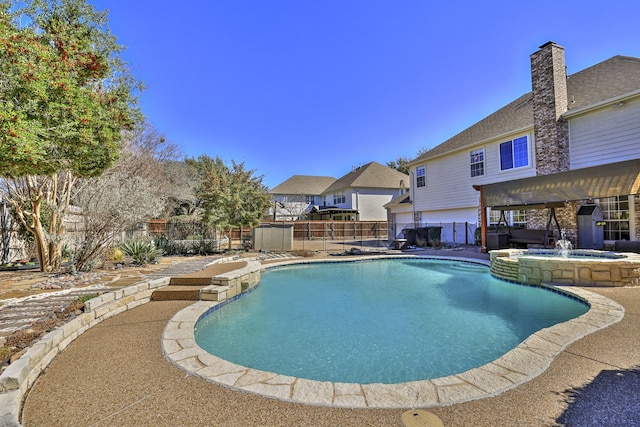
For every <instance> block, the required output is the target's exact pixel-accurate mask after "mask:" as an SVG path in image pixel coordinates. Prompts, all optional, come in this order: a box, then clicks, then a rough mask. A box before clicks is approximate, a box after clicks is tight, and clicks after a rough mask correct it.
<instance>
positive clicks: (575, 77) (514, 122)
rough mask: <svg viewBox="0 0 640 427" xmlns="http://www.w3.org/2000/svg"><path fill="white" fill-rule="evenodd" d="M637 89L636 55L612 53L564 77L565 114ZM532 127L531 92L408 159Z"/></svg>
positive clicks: (424, 157) (639, 87) (639, 72)
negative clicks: (565, 82) (565, 88)
mask: <svg viewBox="0 0 640 427" xmlns="http://www.w3.org/2000/svg"><path fill="white" fill-rule="evenodd" d="M638 90H640V58H633V57H629V56H620V55H618V56H614V57H613V58H610V59H607V60H606V61H603V62H600V63H598V64H596V65H594V66H592V67H589V68H586V69H584V70H582V71H579V72H577V73H575V74H572V75H570V76H568V78H567V94H568V99H569V109H568V113H570V112H572V111H576V110H580V109H583V108H587V107H589V106H593V105H597V104H599V103H601V102H603V101H606V100H609V99H612V98H616V97H619V96H623V95H625V94H629V93H632V92H634V91H638ZM528 127H533V107H532V94H531V92H529V93H527V94H525V95H522V96H521V97H520V98H518V99H516V100H515V101H513V102H511V103H510V104H508V105H506V106H505V107H503V108H501V109H499V110H498V111H496V112H495V113H493V114H491V115H489V116H487V117H485V118H484V119H482V120H480V121H479V122H478V123H476V124H474V125H472V126H471V127H469V128H467V129H465V130H463V131H462V132H460V133H459V134H457V135H455V136H454V137H452V138H450V139H448V140H447V141H445V142H443V143H442V144H440V145H437V146H436V147H434V148H433V149H431V150H429V151H427V152H426V153H424V154H423V155H421V156H419V157H418V158H416V159H415V160H413V161H412V163H414V162H418V161H421V160H427V159H431V158H434V157H438V156H440V155H442V154H446V153H450V152H453V151H456V150H459V149H462V148H465V147H468V146H471V145H473V144H477V143H479V142H482V141H485V140H487V139H490V138H494V137H498V136H500V135H505V134H508V133H511V132H516V131H518V130H521V129H526V128H528Z"/></svg>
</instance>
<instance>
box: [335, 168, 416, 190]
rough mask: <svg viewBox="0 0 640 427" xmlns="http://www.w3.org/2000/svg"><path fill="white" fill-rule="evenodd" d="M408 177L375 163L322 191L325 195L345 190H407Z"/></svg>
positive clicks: (352, 172)
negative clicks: (358, 188)
mask: <svg viewBox="0 0 640 427" xmlns="http://www.w3.org/2000/svg"><path fill="white" fill-rule="evenodd" d="M408 185H409V175H405V174H403V173H402V172H398V171H397V170H395V169H392V168H390V167H387V166H384V165H381V164H380V163H377V162H371V163H367V164H366V165H364V166H360V167H358V168H356V169H354V170H352V171H351V172H349V173H348V174H346V175H345V176H343V177H342V178H339V179H338V180H337V181H336V182H334V183H333V184H331V186H330V187H329V188H327V189H326V190H324V192H325V193H331V192H336V191H340V190H344V189H347V188H356V187H360V188H400V187H403V188H407V187H408Z"/></svg>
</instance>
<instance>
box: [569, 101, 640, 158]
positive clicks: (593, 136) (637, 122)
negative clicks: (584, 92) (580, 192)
mask: <svg viewBox="0 0 640 427" xmlns="http://www.w3.org/2000/svg"><path fill="white" fill-rule="evenodd" d="M569 147H570V154H571V169H580V168H584V167H589V166H597V165H602V164H606V163H613V162H620V161H624V160H631V159H637V158H640V99H636V100H628V101H626V102H625V103H624V105H622V106H620V107H618V108H613V107H612V106H609V107H606V108H602V109H600V110H597V111H593V112H590V113H587V114H585V115H583V116H579V117H575V118H571V119H569Z"/></svg>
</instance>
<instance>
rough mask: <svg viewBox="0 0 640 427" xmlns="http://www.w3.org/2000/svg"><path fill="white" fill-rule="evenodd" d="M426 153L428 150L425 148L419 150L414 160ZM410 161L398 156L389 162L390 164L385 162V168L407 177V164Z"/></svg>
mask: <svg viewBox="0 0 640 427" xmlns="http://www.w3.org/2000/svg"><path fill="white" fill-rule="evenodd" d="M428 151H429V149H427V148H421V149H420V150H418V153H417V154H416V157H415V159H417V158H418V157H420V156H422V155H423V154H426V153H427V152H428ZM415 159H414V160H415ZM411 161H412V159H410V158H408V157H404V156H400V157H398V158H397V159H396V160H391V161H390V162H387V167H390V168H391V169H395V170H397V171H398V172H402V173H404V174H407V175H409V163H411Z"/></svg>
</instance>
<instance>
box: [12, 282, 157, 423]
mask: <svg viewBox="0 0 640 427" xmlns="http://www.w3.org/2000/svg"><path fill="white" fill-rule="evenodd" d="M169 280H170V278H169V277H164V278H161V279H155V280H150V281H148V282H142V283H137V284H135V285H132V286H128V287H126V288H121V289H117V290H114V291H111V292H106V293H104V294H102V295H100V296H98V297H96V298H93V299H91V300H89V301H87V302H85V304H84V313H82V314H80V315H79V316H77V317H76V318H75V319H73V320H71V321H69V322H67V323H65V324H64V325H62V326H59V327H57V328H56V329H54V330H53V331H51V332H49V333H48V334H46V335H45V336H44V337H43V338H42V339H41V340H39V341H38V342H36V343H35V344H34V345H33V346H31V348H29V350H27V352H26V353H25V354H24V355H22V357H20V358H19V359H18V360H16V361H15V362H13V363H12V364H10V365H9V366H8V367H7V369H5V370H4V372H2V374H1V375H0V425H2V426H20V423H19V422H18V420H19V413H20V405H21V403H22V397H23V396H24V393H25V392H26V391H27V390H29V388H30V387H32V386H33V384H34V383H35V381H36V379H37V378H38V376H39V375H40V373H42V371H43V370H44V369H45V368H46V367H47V366H48V365H49V363H51V361H52V360H53V359H54V358H55V357H56V356H57V355H58V353H60V352H61V351H62V350H64V349H65V348H67V346H68V345H69V344H70V343H71V342H72V341H73V340H75V339H76V338H78V337H79V336H80V335H81V334H83V333H84V332H86V331H87V330H88V329H89V328H92V327H93V326H95V325H97V324H98V323H100V322H102V321H103V320H106V319H108V318H110V317H113V316H115V315H116V314H120V313H123V312H125V311H127V310H131V309H132V308H135V307H138V306H139V305H142V304H145V303H147V302H149V301H150V300H151V294H152V293H153V291H154V290H155V289H157V288H160V287H163V286H167V285H168V284H169Z"/></svg>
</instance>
